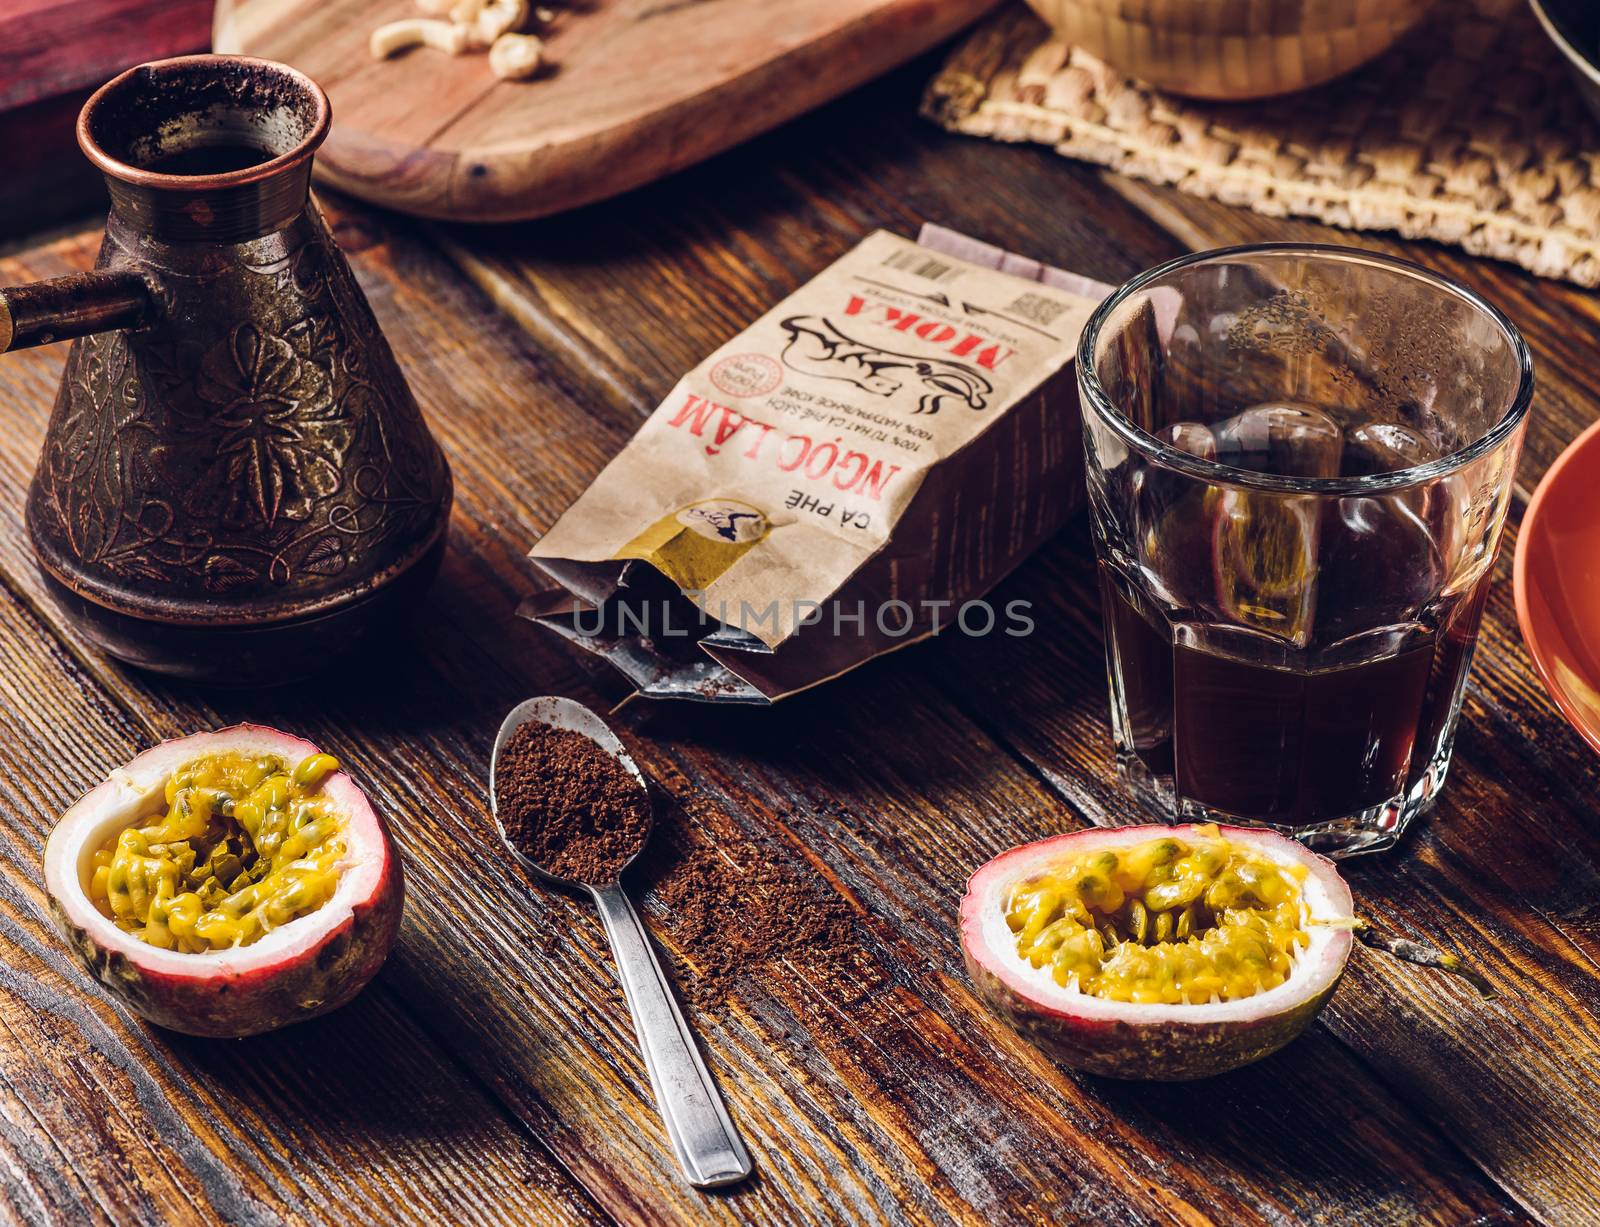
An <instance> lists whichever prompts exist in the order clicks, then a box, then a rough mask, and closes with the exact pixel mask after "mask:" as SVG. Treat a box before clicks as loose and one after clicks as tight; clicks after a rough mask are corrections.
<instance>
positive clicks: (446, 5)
mask: <svg viewBox="0 0 1600 1227" xmlns="http://www.w3.org/2000/svg"><path fill="white" fill-rule="evenodd" d="M455 2H456V0H417V8H419V9H420V10H421V11H422V12H423V13H424V14H426V15H427V16H429V17H446V16H449V13H450V9H451V6H452V5H454V4H455Z"/></svg>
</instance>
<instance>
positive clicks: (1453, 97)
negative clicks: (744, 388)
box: [923, 0, 1600, 286]
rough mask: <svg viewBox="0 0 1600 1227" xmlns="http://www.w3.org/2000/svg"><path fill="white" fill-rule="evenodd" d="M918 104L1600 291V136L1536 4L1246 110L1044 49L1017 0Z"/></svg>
mask: <svg viewBox="0 0 1600 1227" xmlns="http://www.w3.org/2000/svg"><path fill="white" fill-rule="evenodd" d="M923 109H924V113H925V114H927V115H928V116H929V117H930V118H932V119H934V120H935V121H937V122H939V123H941V124H943V125H944V126H946V127H948V128H952V129H954V130H956V131H958V132H966V133H971V134H973V135H977V136H989V137H994V138H996V139H998V140H1005V141H1039V142H1043V143H1045V144H1049V145H1053V146H1054V147H1055V148H1056V150H1057V151H1058V152H1060V153H1063V154H1066V155H1067V156H1069V157H1073V158H1081V159H1083V160H1085V161H1089V162H1095V163H1098V164H1099V165H1101V166H1108V167H1111V168H1112V169H1114V170H1117V171H1120V172H1122V173H1124V174H1128V175H1133V176H1136V177H1138V178H1141V179H1147V180H1150V181H1152V182H1155V183H1170V184H1176V185H1177V186H1178V187H1179V188H1181V189H1182V190H1184V191H1186V192H1192V193H1193V194H1195V195H1197V196H1207V197H1211V198H1213V199H1216V200H1221V201H1224V202H1226V203H1228V204H1235V205H1246V206H1248V207H1250V208H1251V209H1254V210H1255V211H1256V212H1258V213H1264V214H1267V215H1269V216H1275V217H1283V216H1287V215H1289V214H1299V215H1303V216H1306V217H1313V218H1316V219H1317V220H1319V221H1323V222H1327V223H1329V224H1331V225H1334V226H1343V227H1347V228H1350V229H1357V230H1396V231H1399V232H1400V233H1401V234H1403V235H1404V236H1406V237H1407V238H1427V239H1437V240H1439V241H1441V242H1445V243H1454V244H1457V245H1458V246H1460V247H1461V248H1463V249H1464V250H1466V251H1469V252H1471V253H1473V254H1474V255H1485V256H1495V257H1497V258H1499V259H1503V260H1510V261H1514V262H1515V263H1517V264H1520V265H1522V266H1523V267H1524V268H1526V269H1530V270H1531V271H1533V272H1535V273H1539V274H1541V275H1543V276H1547V277H1561V278H1565V279H1567V280H1570V281H1574V282H1577V283H1578V284H1579V285H1585V286H1594V285H1600V133H1597V131H1596V128H1595V125H1594V123H1593V121H1592V120H1591V119H1590V117H1589V115H1588V113H1587V112H1586V111H1585V110H1584V108H1583V102H1582V99H1580V98H1579V97H1578V94H1577V90H1576V89H1575V88H1574V87H1573V86H1572V84H1571V82H1570V81H1569V80H1568V77H1567V72H1566V65H1565V63H1564V62H1563V61H1562V59H1561V58H1560V53H1559V52H1558V51H1557V50H1556V48H1555V47H1554V46H1553V45H1552V44H1551V42H1550V41H1549V40H1548V39H1547V38H1546V37H1545V35H1544V33H1543V31H1542V30H1541V29H1540V28H1539V25H1538V23H1537V21H1536V20H1535V19H1534V17H1533V15H1532V14H1531V12H1530V11H1529V9H1528V6H1527V3H1526V0H1449V2H1448V3H1444V4H1441V5H1439V6H1438V9H1437V11H1436V12H1435V14H1434V16H1432V17H1431V18H1430V19H1429V20H1428V21H1427V22H1425V23H1424V24H1423V26H1422V27H1421V28H1420V29H1419V30H1417V31H1415V32H1414V33H1413V34H1412V35H1411V36H1410V37H1409V38H1407V39H1406V40H1405V41H1404V42H1403V43H1402V44H1400V46H1398V47H1396V48H1395V49H1394V50H1393V51H1391V52H1389V54H1387V55H1385V56H1383V57H1382V58H1381V59H1379V60H1377V61H1375V62H1374V63H1373V64H1370V65H1368V66H1367V67H1366V68H1364V69H1362V70H1361V71H1359V72H1357V73H1355V74H1353V75H1351V76H1348V77H1345V78H1344V79H1342V80H1340V81H1335V82H1333V83H1332V84H1330V85H1325V86H1323V87H1321V88H1320V89H1315V90H1311V91H1309V92H1307V93H1304V94H1299V95H1293V96H1290V97H1287V98H1277V99H1266V100H1263V101H1260V102H1251V103H1208V102H1195V101H1190V100H1188V99H1183V98H1177V97H1174V96H1172V95H1169V94H1162V93H1159V92H1157V91H1155V90H1153V89H1151V88H1150V87H1148V86H1145V85H1142V84H1140V83H1138V82H1136V81H1131V80H1129V79H1127V78H1126V77H1124V76H1122V75H1121V74H1119V73H1118V72H1116V71H1115V70H1114V69H1112V68H1109V67H1108V66H1107V65H1105V64H1103V63H1101V62H1100V61H1099V60H1097V59H1095V58H1094V57H1092V56H1090V55H1088V54H1087V53H1086V52H1083V51H1081V50H1079V49H1077V48H1074V47H1070V46H1067V45H1066V44H1064V43H1060V42H1056V41H1052V40H1051V38H1050V35H1049V30H1048V28H1047V27H1046V26H1045V25H1044V24H1043V23H1042V22H1040V21H1039V20H1038V19H1037V18H1035V17H1034V16H1033V15H1032V14H1031V13H1030V12H1029V11H1028V10H1027V9H1026V8H1024V7H1023V6H1022V5H1020V4H1018V5H1016V6H1014V7H1008V8H1005V9H1002V10H1001V11H1000V12H999V13H998V14H997V15H996V16H995V17H993V18H991V19H990V20H989V21H987V22H985V23H984V25H982V26H981V27H979V29H978V30H977V32H975V33H974V34H973V35H972V36H971V37H970V38H968V39H967V41H966V42H965V43H963V44H962V46H961V47H959V48H958V49H957V51H956V52H955V53H954V54H953V55H952V56H951V57H950V60H949V61H948V62H947V63H946V64H945V67H944V69H943V71H942V72H940V74H939V75H938V77H937V78H935V79H934V81H933V82H932V83H931V84H930V85H929V87H928V91H927V94H926V97H925V99H924V102H923Z"/></svg>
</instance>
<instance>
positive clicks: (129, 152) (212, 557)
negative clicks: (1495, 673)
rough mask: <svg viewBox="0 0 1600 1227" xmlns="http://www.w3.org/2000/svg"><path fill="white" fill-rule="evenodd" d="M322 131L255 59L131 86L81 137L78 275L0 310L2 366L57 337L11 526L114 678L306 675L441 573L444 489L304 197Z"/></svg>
mask: <svg viewBox="0 0 1600 1227" xmlns="http://www.w3.org/2000/svg"><path fill="white" fill-rule="evenodd" d="M329 122H330V110H329V105H328V99H327V97H326V95H325V94H324V93H323V92H322V90H321V89H320V88H318V86H317V85H316V84H315V83H314V82H313V81H311V79H310V78H308V77H306V76H304V75H303V74H301V73H299V72H296V71H295V70H293V69H291V68H288V67H285V66H284V65H281V64H275V63H271V62H270V61H266V60H254V59H247V58H245V57H240V56H215V55H199V56H186V57H183V58H180V59H172V60H163V61H159V62H157V63H152V64H145V65H142V66H141V67H138V68H134V69H130V70H129V71H128V72H125V73H123V74H122V75H121V76H119V77H117V78H116V79H115V80H113V81H111V82H109V83H108V84H107V85H105V86H104V87H102V88H101V89H100V90H99V91H98V92H97V93H96V94H95V95H94V96H93V97H92V98H90V99H89V101H88V103H87V104H86V105H85V106H84V108H83V113H82V114H81V116H80V117H79V119H78V143H79V145H80V146H81V147H82V149H83V152H84V153H85V154H86V155H87V156H88V158H89V159H90V161H92V162H93V163H94V164H95V165H96V166H97V167H99V169H100V170H101V172H102V173H103V174H104V175H105V179H106V184H107V187H108V188H109V189H110V193H111V213H110V217H109V219H108V220H107V223H106V232H105V240H104V243H103V244H102V246H101V248H100V256H99V260H98V262H97V264H96V267H95V270H94V271H93V272H90V273H84V274H80V275H77V276H71V277H63V278H60V279H58V280H55V281H45V282H39V283H36V284H33V285H24V286H14V287H9V288H5V289H0V353H4V352H5V351H6V350H8V349H20V348H23V347H25V346H31V345H42V344H45V343H47V342H51V341H57V340H65V339H68V338H76V339H75V340H73V344H72V348H71V351H70V352H69V354H68V356H67V363H66V370H65V373H64V374H63V376H62V380H61V390H60V392H59V393H58V395H57V397H56V402H55V409H54V412H53V413H52V415H51V418H50V425H49V429H48V431H47V433H46V435H45V440H44V447H43V451H42V454H41V456H40V458H39V466H38V469H37V471H36V472H35V474H34V478H33V484H32V487H31V489H30V491H29V495H28V505H27V528H28V535H29V538H30V540H31V542H32V545H33V549H34V552H35V554H36V555H37V557H38V561H39V568H40V571H41V573H42V574H43V576H44V579H45V583H46V586H47V587H48V589H49V591H50V592H51V595H52V596H53V597H54V599H55V600H56V601H57V603H58V604H59V605H60V606H61V608H62V609H63V610H64V611H65V612H66V613H67V615H68V616H69V617H70V618H71V620H72V621H73V622H74V623H75V624H76V625H77V626H78V627H79V628H80V629H81V630H82V631H83V633H84V634H85V635H86V636H88V638H89V639H91V640H92V641H93V642H94V643H95V644H97V645H98V646H99V647H100V648H101V649H103V650H104V651H106V652H107V653H109V654H110V655H112V656H115V657H117V658H119V659H121V660H125V661H128V662H130V663H132V664H136V665H140V666H143V667H145V668H149V669H153V670H157V671H160V672H164V673H170V674H176V675H180V676H184V677H189V678H195V679H200V680H206V681H215V682H230V683H238V684H253V683H259V682H264V681H279V680H284V679H287V678H290V677H294V676H297V675H304V674H306V673H309V672H312V671H314V670H316V669H317V668H318V667H320V666H321V665H323V664H324V663H326V662H327V661H328V660H330V659H332V658H333V657H334V656H335V655H336V654H338V653H339V652H341V651H342V650H343V649H345V648H346V647H349V646H350V645H351V644H352V643H353V642H354V641H355V640H356V639H357V638H358V637H359V636H361V635H362V634H363V633H365V632H366V631H367V630H368V629H369V628H371V627H372V626H373V625H374V624H375V623H378V622H381V621H383V620H385V619H387V618H389V617H391V616H392V615H394V614H396V613H398V612H400V611H402V610H404V609H405V608H406V607H407V606H409V605H410V604H412V603H413V602H415V601H416V600H417V599H418V597H419V596H420V594H421V592H422V590H423V589H424V588H425V587H426V585H427V584H428V583H429V582H430V581H431V579H432V578H433V575H434V573H435V572H436V571H437V569H438V565H439V561H440V559H441V557H442V555H443V552H444V545H445V531H446V526H447V523H448V520H449V514H450V500H451V483H450V472H449V468H448V466H447V465H446V463H445V459H444V456H443V454H442V453H441V452H440V450H439V447H438V444H437V443H436V442H435V441H434V439H433V437H432V435H430V434H429V432H428V428H427V425H426V424H425V423H424V421H423V418H422V414H421V412H420V410H419V409H418V408H417V403H416V400H415V399H414V398H413V397H412V395H411V391H410V389H409V388H408V387H407V386H406V382H405V379H404V377H403V376H402V375H401V373H400V369H399V367H398V366H397V365H396V364H395V359H394V354H393V353H392V352H391V351H390V349H389V345H388V342H387V341H386V340H385V339H384V337H383V334H382V332H381V331H380V330H379V328H378V324H377V321H376V320H375V319H374V318H373V315H372V310H371V308H370V307H369V306H368V304H367V300H366V298H365V296H364V295H363V294H362V292H361V287H360V286H359V285H358V284H357V283H356V280H355V277H354V276H353V275H352V274H351V271H350V267H349V265H348V264H347V263H346V262H345V258H344V256H343V254H342V253H341V252H340V251H339V248H338V246H337V245H336V244H335V242H334V240H333V237H332V235H331V234H330V232H329V229H328V226H327V224H326V223H325V221H324V220H323V217H322V214H321V212H320V210H319V209H318V208H317V205H316V203H315V202H314V201H313V200H312V199H311V197H310V181H311V162H312V157H313V155H314V154H315V152H316V150H317V147H318V146H319V145H320V144H321V143H322V141H323V139H324V138H325V137H326V136H327V133H328V126H329Z"/></svg>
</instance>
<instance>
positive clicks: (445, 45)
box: [367, 17, 467, 60]
mask: <svg viewBox="0 0 1600 1227" xmlns="http://www.w3.org/2000/svg"><path fill="white" fill-rule="evenodd" d="M411 47H432V48H433V49H434V50H435V51H443V52H444V53H445V54H446V55H460V54H461V53H462V52H463V51H465V50H466V49H467V31H466V29H465V27H463V26H454V25H451V24H450V23H449V22H448V21H430V20H428V19H427V18H423V17H410V18H407V19H406V20H404V21H391V22H390V23H389V24H388V25H386V26H379V27H378V28H377V29H376V30H374V31H373V32H372V38H371V39H370V40H369V41H368V43H367V48H368V50H370V51H371V52H372V56H373V58H374V59H378V60H386V59H388V58H389V57H390V56H391V55H393V54H394V53H395V52H397V51H405V50H407V49H408V48H411Z"/></svg>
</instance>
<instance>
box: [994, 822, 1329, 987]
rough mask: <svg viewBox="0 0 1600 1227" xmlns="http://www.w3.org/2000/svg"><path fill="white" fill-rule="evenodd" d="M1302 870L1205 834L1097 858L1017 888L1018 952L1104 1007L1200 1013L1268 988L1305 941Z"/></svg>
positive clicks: (1011, 918)
mask: <svg viewBox="0 0 1600 1227" xmlns="http://www.w3.org/2000/svg"><path fill="white" fill-rule="evenodd" d="M1308 872H1309V871H1308V869H1307V868H1306V866H1304V865H1299V864H1283V863H1281V862H1279V861H1277V860H1274V859H1273V858H1271V857H1269V856H1267V855H1264V854H1263V853H1262V852H1261V851H1260V850H1258V849H1255V848H1252V847H1250V846H1249V845H1247V844H1244V843H1239V842H1235V841H1232V840H1229V839H1228V838H1226V837H1225V836H1223V835H1222V834H1221V833H1220V831H1218V829H1217V828H1216V827H1215V826H1209V827H1206V826H1202V827H1196V828H1194V834H1193V836H1192V837H1189V838H1182V839H1180V838H1173V837H1170V836H1161V837H1158V838H1155V839H1148V840H1145V841H1144V842H1141V843H1138V844H1135V845H1132V846H1130V847H1126V848H1120V849H1115V848H1102V849H1097V850H1091V851H1086V852H1083V853H1081V854H1079V855H1077V856H1076V857H1073V858H1071V859H1068V860H1064V861H1061V862H1059V863H1057V864H1054V865H1052V866H1050V867H1049V868H1048V869H1046V870H1045V871H1044V872H1042V873H1039V874H1038V875H1036V876H1034V877H1030V878H1027V879H1024V880H1022V881H1020V882H1018V883H1016V884H1015V885H1014V886H1013V887H1012V888H1011V891H1010V895H1009V898H1008V899H1007V900H1006V904H1005V919H1006V924H1007V925H1008V926H1009V927H1010V929H1011V932H1012V933H1013V934H1014V935H1015V937H1016V945H1017V953H1018V954H1019V955H1020V956H1021V957H1022V958H1023V959H1025V960H1026V961H1027V962H1028V963H1030V964H1031V965H1032V966H1034V967H1037V968H1044V969H1047V970H1048V972H1049V974H1050V975H1051V977H1052V978H1053V979H1054V980H1055V982H1056V983H1057V984H1059V985H1061V986H1062V987H1063V988H1069V989H1072V988H1075V989H1077V990H1078V991H1080V992H1083V993H1087V994H1089V995H1090V996H1093V997H1098V998H1101V999H1102V1000H1106V1001H1126V1002H1138V1003H1152V1004H1153V1003H1166V1004H1170V1005H1178V1004H1196V1005H1198V1004H1203V1003H1209V1002H1217V1001H1237V1000H1239V999H1241V998H1246V997H1251V996H1254V995H1255V994H1257V993H1263V992H1266V991H1268V990H1270V989H1273V988H1276V987H1278V985H1280V984H1283V983H1284V982H1285V981H1286V980H1288V979H1289V977H1290V975H1291V974H1292V973H1293V970H1294V964H1295V960H1296V958H1297V957H1298V955H1299V954H1300V952H1301V951H1303V950H1304V949H1305V948H1306V947H1307V946H1308V945H1309V942H1310V936H1309V932H1308V929H1307V925H1308V924H1309V923H1310V920H1311V913H1310V909H1309V908H1308V906H1307V904H1306V901H1305V897H1304V891H1303V889H1302V887H1303V885H1304V882H1305V879H1306V877H1307V874H1308Z"/></svg>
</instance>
